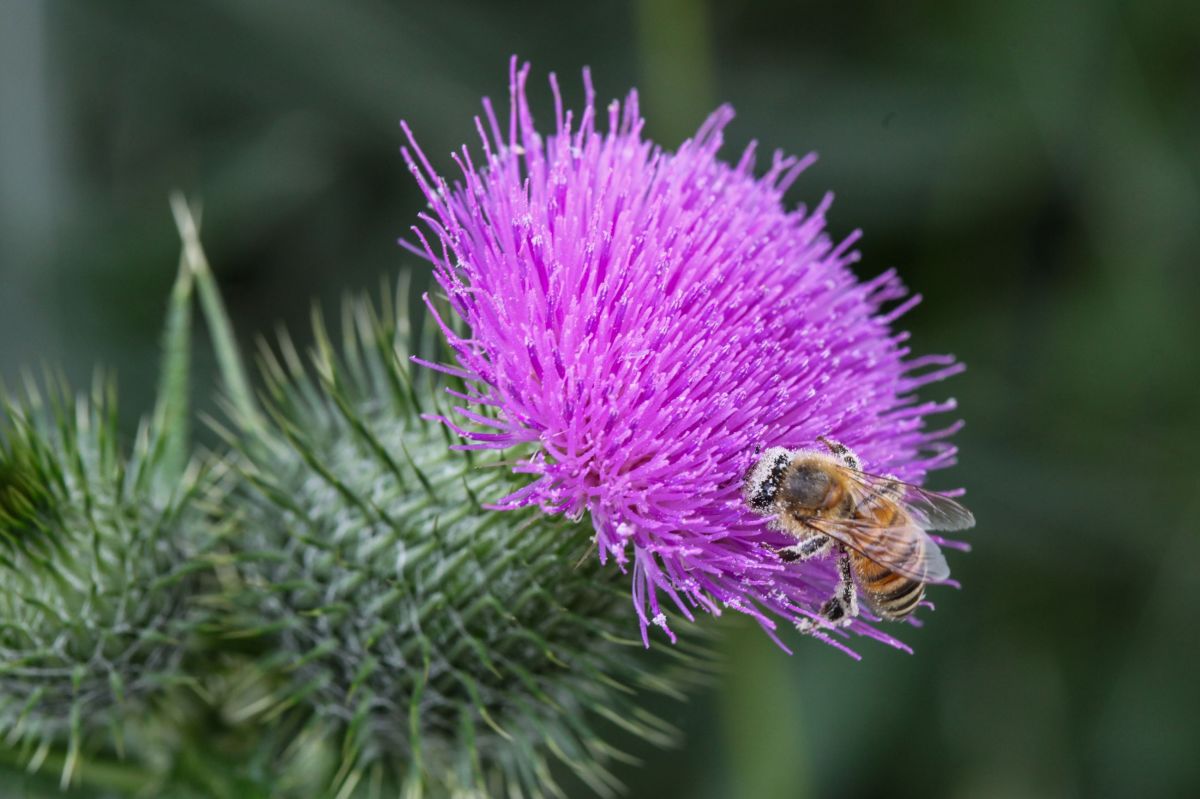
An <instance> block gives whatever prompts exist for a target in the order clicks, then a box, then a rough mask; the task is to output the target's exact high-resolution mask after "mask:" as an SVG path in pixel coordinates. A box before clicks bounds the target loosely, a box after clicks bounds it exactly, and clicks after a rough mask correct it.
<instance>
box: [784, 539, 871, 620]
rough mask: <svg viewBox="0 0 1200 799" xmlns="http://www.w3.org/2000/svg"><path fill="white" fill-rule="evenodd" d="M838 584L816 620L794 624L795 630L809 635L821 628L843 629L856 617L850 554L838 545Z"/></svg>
mask: <svg viewBox="0 0 1200 799" xmlns="http://www.w3.org/2000/svg"><path fill="white" fill-rule="evenodd" d="M837 550H838V560H837V569H838V583H837V589H836V590H835V591H834V594H833V596H831V597H830V598H829V599H828V600H827V601H826V602H825V604H824V605H822V606H821V610H820V613H818V614H817V617H816V618H812V619H802V620H801V621H798V622H796V629H797V630H799V631H800V632H802V633H810V632H813V631H815V630H819V629H821V628H822V627H845V626H846V625H848V624H850V623H851V622H852V621H854V619H855V618H856V617H857V616H858V589H857V588H855V586H854V574H853V572H851V570H850V553H849V552H848V551H847V550H846V547H845V546H843V545H842V544H838V547H837Z"/></svg>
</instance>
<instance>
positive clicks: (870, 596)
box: [850, 552, 925, 621]
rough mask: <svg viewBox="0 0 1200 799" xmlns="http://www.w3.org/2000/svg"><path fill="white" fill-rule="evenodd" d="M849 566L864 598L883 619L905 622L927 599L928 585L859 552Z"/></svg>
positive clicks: (853, 555)
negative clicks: (897, 572) (926, 586)
mask: <svg viewBox="0 0 1200 799" xmlns="http://www.w3.org/2000/svg"><path fill="white" fill-rule="evenodd" d="M850 565H851V566H852V567H853V569H854V576H855V577H856V578H857V580H858V588H859V591H860V592H861V595H862V598H863V599H865V600H866V604H867V605H868V606H870V608H871V610H872V611H874V612H875V613H876V614H878V615H879V617H880V618H883V619H889V620H893V621H894V620H896V619H903V618H904V617H905V616H908V615H909V614H910V613H912V612H913V611H914V610H916V609H917V604H918V603H920V601H921V599H922V598H924V596H925V583H921V582H917V581H916V580H914V579H912V578H911V577H905V576H904V575H902V574H896V572H894V571H892V570H890V569H888V568H887V567H886V566H880V565H879V564H878V563H875V562H874V561H872V560H870V559H868V558H865V557H863V556H862V555H859V554H858V553H857V552H851V555H850Z"/></svg>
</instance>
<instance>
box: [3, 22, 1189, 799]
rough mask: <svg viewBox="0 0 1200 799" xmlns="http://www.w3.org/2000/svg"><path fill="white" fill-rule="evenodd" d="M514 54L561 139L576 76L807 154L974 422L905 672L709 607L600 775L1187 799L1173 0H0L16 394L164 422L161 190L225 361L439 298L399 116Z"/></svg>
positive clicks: (460, 119) (441, 134)
mask: <svg viewBox="0 0 1200 799" xmlns="http://www.w3.org/2000/svg"><path fill="white" fill-rule="evenodd" d="M514 52H515V53H519V54H520V55H521V56H522V57H524V58H527V59H530V60H532V61H533V63H534V70H535V71H534V80H533V85H534V87H535V90H534V91H533V93H532V95H533V102H534V106H535V110H538V109H540V110H541V112H542V113H541V116H542V118H543V119H545V118H546V117H547V113H548V111H549V109H550V108H551V105H550V95H549V92H548V90H546V89H544V87H545V82H544V78H545V74H546V72H548V71H550V70H555V71H557V72H558V74H559V76H560V79H562V81H563V83H564V84H565V87H566V93H567V96H568V100H569V101H570V102H572V103H575V104H577V103H578V102H579V100H580V99H581V96H582V90H581V88H580V85H579V82H578V80H577V79H576V76H577V75H578V74H579V69H580V68H581V67H582V66H584V65H590V66H591V67H592V68H593V72H594V75H595V78H596V83H597V87H598V90H599V92H600V95H601V98H602V99H607V98H609V97H613V96H617V95H623V94H624V93H625V91H626V90H627V89H628V87H630V86H631V85H636V86H638V87H639V88H640V89H641V91H642V95H643V108H644V111H645V113H646V115H647V118H648V119H647V122H648V130H649V132H650V134H651V135H652V136H654V137H655V138H657V139H658V140H659V141H660V142H662V143H664V144H665V145H667V146H669V147H674V146H675V145H677V144H678V143H679V141H680V140H681V139H682V138H684V137H685V136H686V135H688V133H689V132H690V131H692V130H694V129H695V127H696V125H697V124H698V123H699V122H700V121H701V119H702V118H703V117H704V115H705V114H706V113H707V112H708V111H709V110H710V109H711V108H712V107H713V106H714V105H715V104H716V103H717V102H720V101H729V102H731V103H733V104H734V105H735V107H736V108H737V111H738V114H739V116H738V119H737V120H736V122H735V124H734V126H733V128H732V130H731V141H730V145H729V149H728V150H727V151H726V154H727V156H728V157H731V158H732V157H733V156H734V153H735V152H737V150H739V149H740V148H741V146H743V145H744V144H745V142H746V141H748V140H749V139H750V138H752V137H753V138H757V139H758V140H759V141H760V143H761V144H762V145H765V147H767V148H768V149H773V148H775V147H782V148H785V149H788V150H790V151H793V152H806V151H808V150H810V149H815V150H817V151H819V152H820V154H821V160H820V162H819V163H818V164H817V166H816V167H814V168H813V169H812V170H810V172H809V173H808V174H807V175H806V176H805V177H804V178H803V179H802V180H801V181H800V182H799V184H798V185H797V186H796V187H795V188H794V189H793V192H792V198H791V199H792V200H793V201H795V202H800V201H806V200H807V201H811V200H813V199H815V198H817V197H819V196H820V194H821V193H822V192H823V191H824V190H826V189H827V188H831V189H834V190H835V191H836V192H837V195H838V200H837V202H836V203H835V205H834V208H833V212H832V215H831V227H832V230H833V231H834V233H835V234H837V235H842V234H846V233H848V232H850V231H851V230H853V229H855V228H857V227H862V228H863V229H864V230H865V233H866V238H865V240H864V242H863V244H862V251H863V254H864V259H863V261H862V263H861V264H860V266H859V273H860V274H861V275H864V276H868V275H872V274H875V273H878V272H879V271H882V270H883V269H885V268H887V267H889V266H892V265H895V266H897V267H898V268H899V269H900V271H901V273H902V274H903V276H904V277H905V279H906V280H907V281H908V283H909V284H910V286H912V287H913V289H914V290H916V291H918V292H920V293H922V294H923V295H924V296H925V298H926V301H925V302H924V303H923V304H922V305H921V306H919V307H918V308H917V309H916V310H915V311H913V312H912V313H911V314H909V315H908V316H907V317H906V318H905V319H904V320H903V324H904V325H905V326H906V327H908V328H909V329H911V330H912V331H913V333H914V344H915V347H916V349H917V350H918V351H920V352H945V351H949V352H954V353H955V354H957V355H958V356H960V357H961V358H962V359H963V360H965V361H966V363H967V364H968V365H969V370H968V371H967V372H966V374H965V375H963V376H960V377H957V378H955V379H954V380H953V381H952V382H951V383H948V384H943V385H938V386H934V387H932V388H930V389H929V390H927V392H926V395H927V396H929V397H941V396H945V395H947V394H950V395H953V396H956V397H957V398H958V399H959V401H960V403H961V414H962V416H963V417H965V418H966V419H967V421H968V426H967V428H966V429H965V430H964V432H963V433H962V434H961V435H960V436H959V438H958V442H959V444H960V445H961V447H962V454H961V462H960V465H959V467H957V468H956V469H955V470H953V472H951V473H945V474H941V475H937V476H936V477H935V482H934V486H935V487H950V486H953V485H966V486H968V487H969V492H970V493H969V495H968V499H969V504H970V506H971V507H972V508H973V509H974V510H975V512H976V515H977V516H978V518H979V526H978V528H977V530H976V531H975V534H974V535H973V537H972V538H973V543H974V545H975V549H974V552H973V553H972V554H971V555H969V556H956V557H954V558H953V564H952V565H953V567H954V569H955V572H956V576H957V577H958V578H959V579H960V580H961V581H962V582H963V584H964V586H965V587H964V590H963V591H961V592H953V591H950V590H947V589H943V590H939V591H937V592H935V595H934V597H933V598H934V600H935V601H937V602H938V605H939V608H938V610H937V612H936V613H934V614H925V615H926V619H927V620H928V622H929V624H928V625H927V626H926V627H925V628H924V629H921V630H906V631H904V633H903V637H904V638H905V639H906V640H907V641H908V642H909V643H910V644H911V645H912V646H913V647H914V648H915V649H916V654H915V655H914V656H911V657H910V656H907V655H904V654H902V653H898V652H894V651H891V650H888V649H885V648H883V647H881V646H872V645H870V644H864V645H862V646H861V647H860V650H861V652H862V654H863V655H864V656H865V657H864V660H863V661H862V662H861V663H855V662H853V661H851V660H849V659H847V658H846V657H844V656H842V655H840V654H838V653H837V652H835V651H833V650H831V649H828V648H826V647H824V646H821V645H819V644H817V643H815V642H810V641H805V640H793V641H792V643H794V644H795V648H796V654H795V655H794V656H793V657H791V658H789V657H787V656H785V655H784V654H783V653H781V652H780V651H778V650H776V649H775V648H774V647H773V646H772V645H771V644H770V643H769V642H768V641H767V640H766V638H765V637H764V636H762V635H761V634H758V633H757V632H756V631H754V630H751V629H749V628H748V627H747V626H746V625H744V624H739V623H737V622H736V620H732V619H727V620H722V621H721V622H720V623H718V624H717V625H715V626H718V627H720V629H721V636H720V638H719V639H718V641H719V643H718V646H719V647H720V648H721V649H722V650H724V657H723V660H724V662H725V664H726V671H725V673H724V674H723V676H722V677H721V678H720V679H719V680H718V681H717V683H716V684H715V685H714V686H713V688H712V689H711V690H710V691H708V692H705V693H702V694H700V695H698V696H696V697H695V698H694V700H693V701H692V702H691V703H690V704H688V705H686V706H678V705H669V704H664V706H663V707H662V708H661V710H662V712H663V713H664V714H665V715H667V716H668V717H670V718H672V719H673V720H675V721H676V722H677V723H678V724H679V725H680V726H682V727H683V728H684V729H685V730H686V732H687V741H686V744H685V745H684V746H683V747H682V748H680V749H678V750H676V751H670V752H655V751H639V752H638V754H640V755H643V756H645V757H646V762H645V764H644V765H643V766H641V767H635V766H622V767H621V768H620V773H621V776H622V777H623V778H624V779H625V780H626V781H627V782H628V784H629V785H630V789H631V790H630V796H631V797H635V798H636V797H649V796H663V795H676V796H689V797H700V798H701V799H709V798H713V799H715V798H716V797H808V796H838V797H860V796H861V797H868V796H877V795H883V794H884V793H885V792H886V793H887V794H888V795H891V796H954V797H1010V796H1019V797H1043V796H1045V797H1075V796H1078V797H1093V796H1131V795H1140V796H1185V795H1190V796H1196V795H1200V680H1198V679H1197V677H1196V674H1195V666H1194V664H1195V663H1196V662H1197V661H1198V659H1200V633H1198V632H1197V622H1196V617H1197V612H1198V611H1200V600H1198V597H1200V538H1198V537H1197V534H1196V530H1197V520H1200V466H1198V465H1197V460H1196V458H1195V456H1194V449H1195V448H1196V446H1197V445H1198V444H1200V312H1198V301H1200V268H1198V265H1197V253H1200V149H1198V146H1197V145H1198V142H1200V80H1198V78H1200V6H1197V5H1196V4H1194V3H1182V2H1180V3H1171V2H1166V1H1165V0H1152V1H1151V2H1141V3H1128V4H1122V3H1115V2H1105V1H1103V0H1102V1H1101V2H1086V1H1085V0H1053V1H1052V2H1035V0H1017V1H1016V2H1004V3H982V2H979V3H964V4H950V3H946V4H935V3H908V4H899V3H888V2H878V1H876V2H868V3H860V4H854V6H853V8H850V9H843V8H841V7H840V4H833V3H819V4H818V3H812V4H797V3H788V2H782V0H779V1H778V2H717V1H716V0H708V2H704V0H646V1H645V2H635V3H632V4H631V3H624V2H593V3H580V4H568V3H558V2H542V1H540V0H522V1H521V2H515V3H507V4H501V3H491V2H484V1H483V0H439V2H425V3H412V4H401V3H387V2H382V1H381V0H374V1H371V2H366V1H360V2H350V3H318V2H312V1H311V0H302V1H300V2H297V1H295V0H293V1H292V2H284V0H273V1H269V2H234V0H211V1H209V2H196V3H186V4H184V3H169V4H168V3H162V4H154V3H134V2H103V3H99V2H98V3H66V2H62V3H55V2H32V1H30V0H16V2H12V3H6V4H5V5H4V8H3V10H2V11H0V376H2V377H3V379H4V380H5V381H7V382H10V383H11V382H12V381H13V380H14V379H16V378H17V377H18V376H19V374H20V370H21V368H22V366H25V365H33V366H37V365H38V364H40V363H42V362H47V363H51V364H60V365H62V366H63V368H64V369H65V370H66V372H67V373H68V374H69V375H70V376H71V378H72V379H73V380H74V381H75V382H76V383H82V382H84V381H86V380H87V379H88V377H89V375H90V372H91V370H92V369H93V365H94V364H96V363H102V364H104V365H106V366H109V367H112V368H113V369H114V370H115V371H116V372H117V373H118V375H119V378H120V381H121V388H122V394H123V399H124V403H123V404H124V410H125V412H126V413H127V414H128V419H129V420H130V422H132V419H133V418H134V416H135V415H136V414H137V413H140V412H141V411H142V410H143V409H145V408H146V407H147V406H148V404H149V402H150V398H151V396H152V391H153V385H154V377H155V374H154V373H155V368H156V352H157V336H158V331H159V327H160V322H161V316H162V311H163V304H164V301H165V297H166V294H167V291H168V288H169V285H170V282H171V280H172V277H173V273H174V269H175V265H176V262H177V257H178V243H177V239H176V236H175V232H174V229H173V226H172V223H171V218H170V214H169V211H168V208H167V202H166V197H167V193H168V191H169V190H170V189H172V188H176V187H179V188H182V189H184V190H185V191H186V192H188V193H189V195H191V196H194V197H198V198H202V199H203V202H204V208H205V212H204V221H203V228H204V230H203V234H204V239H205V241H206V243H207V246H208V248H209V255H210V257H211V260H212V261H213V264H214V267H215V269H216V270H217V272H218V278H219V280H220V281H221V282H222V284H223V286H224V288H225V290H226V291H227V293H228V297H229V300H230V302H231V305H232V310H233V312H234V314H235V323H236V324H237V326H238V329H239V330H240V331H241V332H242V333H243V334H244V335H245V336H246V341H247V343H249V342H250V341H251V337H252V335H253V334H255V333H260V332H269V331H270V330H272V329H273V328H274V327H275V325H276V324H277V323H283V324H286V325H287V326H289V327H290V328H291V329H292V330H293V331H294V332H296V333H298V334H300V335H303V331H304V330H305V328H306V327H307V324H306V318H307V315H308V311H309V308H310V303H311V301H312V299H313V298H321V299H322V301H324V302H325V303H327V304H329V303H332V302H333V301H334V300H335V299H336V298H337V296H338V295H339V293H340V292H342V291H343V290H344V289H347V288H360V287H370V286H373V285H376V284H377V282H378V278H379V277H380V276H381V275H394V274H396V273H397V272H398V271H399V270H406V269H414V270H416V272H418V273H421V274H423V270H424V268H425V267H424V266H423V265H422V264H421V263H419V262H418V261H417V260H416V259H415V258H413V257H411V256H409V255H407V254H405V253H404V252H402V251H401V250H400V249H399V248H397V247H396V246H395V240H396V238H397V237H398V236H401V235H403V234H404V233H405V232H406V230H407V227H408V225H409V224H410V223H411V221H412V220H413V219H414V216H415V214H416V212H417V211H418V210H419V208H420V203H419V193H418V191H417V189H416V187H415V186H414V184H413V182H412V180H411V179H410V176H409V175H408V173H407V171H406V169H405V168H404V166H403V164H402V162H401V160H400V157H399V155H398V147H399V144H400V131H399V128H398V126H397V122H398V120H399V119H400V118H401V117H403V118H405V119H407V120H409V121H410V123H411V124H412V125H413V127H414V128H415V129H416V131H417V133H418V136H419V137H420V139H421V141H422V143H423V145H425V147H426V150H427V152H429V153H431V154H433V155H434V156H435V158H436V163H437V164H439V165H442V166H447V165H448V159H446V158H445V157H444V155H445V154H446V153H448V152H449V151H450V150H451V148H452V147H454V146H456V145H457V144H459V143H461V142H463V141H470V142H472V143H473V142H474V138H475V135H474V131H473V126H472V123H471V117H472V115H473V114H474V113H475V112H476V111H477V109H478V108H479V105H478V103H479V98H480V96H481V95H484V94H487V95H490V96H492V97H493V98H496V99H503V97H504V95H505V92H506V85H507V71H506V70H507V59H508V56H509V55H510V54H511V53H514ZM439 156H440V157H439ZM197 357H198V359H199V361H200V367H201V368H202V369H203V370H204V374H206V375H208V376H210V377H211V375H212V364H211V358H210V356H208V354H207V351H206V350H205V349H203V348H201V347H199V345H198V348H197ZM631 623H632V622H631ZM704 623H705V624H707V625H710V626H714V625H713V622H712V621H711V620H705V621H704ZM11 779H12V778H10V780H11ZM8 786H9V787H7V788H2V789H0V796H5V795H13V796H22V795H24V794H23V791H24V789H23V788H21V787H19V785H18V783H17V782H11V781H10V782H9V783H8ZM14 786H17V787H14Z"/></svg>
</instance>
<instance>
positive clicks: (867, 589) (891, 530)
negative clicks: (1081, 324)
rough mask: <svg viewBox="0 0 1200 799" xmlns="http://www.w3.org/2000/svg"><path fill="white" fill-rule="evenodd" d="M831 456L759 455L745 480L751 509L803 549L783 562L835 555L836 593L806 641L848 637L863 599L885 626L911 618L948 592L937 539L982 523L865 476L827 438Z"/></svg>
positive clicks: (778, 450)
mask: <svg viewBox="0 0 1200 799" xmlns="http://www.w3.org/2000/svg"><path fill="white" fill-rule="evenodd" d="M817 440H818V441H820V442H821V444H823V445H824V446H825V448H826V449H828V450H829V451H828V452H821V451H819V450H808V449H800V450H787V449H784V448H783V447H772V448H771V449H768V450H767V451H766V452H764V453H762V456H761V457H760V458H759V460H758V462H757V463H756V464H755V466H754V468H753V469H752V470H751V471H750V474H749V475H748V476H747V478H746V482H745V486H744V492H743V496H744V497H745V500H746V503H747V504H748V505H749V506H750V509H751V510H753V511H754V512H755V513H758V514H760V515H762V516H767V515H774V517H775V518H774V519H773V520H772V522H771V527H772V528H773V529H776V530H779V531H781V532H784V533H787V534H788V535H790V536H792V537H794V538H795V539H796V543H795V544H793V545H791V546H786V547H782V548H780V549H778V550H776V552H777V553H778V554H779V556H780V558H781V559H783V560H784V561H789V562H791V561H797V560H810V559H813V558H818V557H822V556H825V555H828V554H829V553H830V552H831V551H832V552H835V553H836V555H837V573H838V583H837V588H836V590H835V592H834V595H833V596H832V597H830V598H829V600H828V601H827V602H825V604H824V605H822V606H821V609H820V611H819V612H818V614H817V617H816V618H815V619H813V620H805V621H802V622H800V623H799V624H798V625H797V627H798V628H799V629H800V631H801V632H812V631H814V630H815V629H817V628H819V627H826V626H834V627H841V626H845V625H847V624H850V623H851V622H852V621H853V620H854V618H855V617H856V616H857V615H858V611H859V592H860V591H861V592H862V597H863V600H864V601H865V604H866V605H867V607H868V608H869V609H870V610H871V612H873V613H875V614H876V615H878V616H879V617H880V618H882V619H887V620H892V621H895V620H899V619H904V618H906V617H907V616H909V615H910V614H911V613H912V612H913V611H914V610H916V608H917V605H918V604H919V603H920V601H921V599H922V598H924V596H925V586H926V585H927V584H929V583H941V582H945V581H946V580H947V579H949V577H950V568H949V566H947V564H946V558H945V557H944V556H943V555H942V551H941V549H939V548H938V545H937V544H936V543H935V542H934V541H933V539H931V538H930V537H929V534H928V531H930V530H965V529H967V528H968V527H973V526H974V525H975V517H974V516H972V515H971V512H970V511H968V510H967V509H966V508H964V507H963V506H962V505H960V504H958V503H957V502H955V501H954V500H953V499H950V498H949V497H947V496H944V495H942V494H935V493H933V492H931V491H926V490H925V489H923V488H920V487H918V486H915V485H910V484H908V483H904V482H901V481H900V480H897V479H896V478H895V477H890V476H879V475H873V474H868V473H866V472H864V471H862V469H861V467H860V462H859V459H858V456H857V455H855V454H854V453H853V452H851V451H850V450H849V449H848V448H847V447H846V446H844V445H843V444H840V443H838V442H837V441H832V440H830V439H827V438H825V437H823V436H822V437H819V438H818V439H817Z"/></svg>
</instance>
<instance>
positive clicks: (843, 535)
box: [804, 518, 950, 583]
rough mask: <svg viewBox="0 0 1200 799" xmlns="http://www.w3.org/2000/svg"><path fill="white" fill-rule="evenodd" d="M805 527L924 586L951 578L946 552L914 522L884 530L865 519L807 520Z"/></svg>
mask: <svg viewBox="0 0 1200 799" xmlns="http://www.w3.org/2000/svg"><path fill="white" fill-rule="evenodd" d="M804 521H805V524H807V525H808V526H809V527H811V528H813V529H814V530H816V531H817V532H819V533H822V534H823V535H827V536H829V537H830V538H832V539H834V540H835V541H840V542H841V543H843V544H845V545H846V546H848V547H850V548H851V549H853V550H854V551H856V552H858V553H859V554H860V555H862V556H863V557H865V558H867V559H868V560H872V561H874V562H875V563H878V564H879V565H880V566H883V567H885V568H887V569H890V570H891V571H894V572H896V573H897V574H902V575H904V576H905V577H910V578H912V579H913V580H917V581H918V582H922V583H941V582H945V581H946V580H948V579H950V566H949V565H948V564H947V563H946V557H945V555H943V554H942V550H941V549H940V548H939V547H938V545H937V544H936V543H934V541H933V539H932V538H930V537H929V536H928V535H927V534H926V533H925V531H924V530H922V529H921V528H920V527H918V526H917V525H916V524H913V523H911V522H910V523H905V524H900V525H896V526H892V527H880V526H878V525H874V524H871V523H870V522H868V521H864V520H862V519H820V518H812V519H805V520H804Z"/></svg>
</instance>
